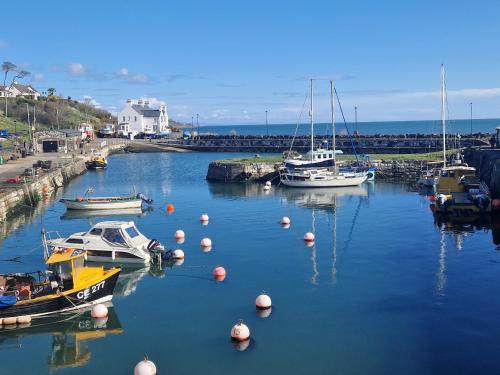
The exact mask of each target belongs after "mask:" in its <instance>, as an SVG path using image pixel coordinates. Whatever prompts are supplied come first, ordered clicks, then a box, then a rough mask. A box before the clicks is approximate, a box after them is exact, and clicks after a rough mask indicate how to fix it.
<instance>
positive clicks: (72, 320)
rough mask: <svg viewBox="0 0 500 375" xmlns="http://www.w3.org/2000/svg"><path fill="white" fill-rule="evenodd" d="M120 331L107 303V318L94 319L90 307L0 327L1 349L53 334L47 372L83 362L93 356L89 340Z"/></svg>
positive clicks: (115, 316)
mask: <svg viewBox="0 0 500 375" xmlns="http://www.w3.org/2000/svg"><path fill="white" fill-rule="evenodd" d="M123 331H124V330H123V328H122V326H121V323H120V320H119V319H118V316H117V314H116V311H115V309H114V308H113V306H112V305H111V304H108V317H107V318H104V319H98V320H96V319H94V318H92V317H91V316H90V310H86V311H83V312H80V313H79V314H71V315H68V314H62V315H56V316H51V317H47V318H38V319H33V320H32V321H31V323H29V324H27V325H18V326H13V327H7V326H4V327H3V328H0V350H1V349H2V348H12V347H17V348H21V346H22V340H23V337H29V336H52V348H51V353H50V355H49V357H48V367H49V370H50V371H57V370H62V369H66V368H72V367H80V366H83V365H85V364H86V363H87V362H88V361H89V360H90V358H91V356H92V352H91V350H90V348H89V345H88V341H90V340H97V339H103V338H105V337H106V336H107V335H109V334H121V333H123Z"/></svg>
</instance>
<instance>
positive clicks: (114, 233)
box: [102, 228, 127, 245]
mask: <svg viewBox="0 0 500 375" xmlns="http://www.w3.org/2000/svg"><path fill="white" fill-rule="evenodd" d="M102 236H103V237H104V239H106V240H108V241H109V242H113V243H118V244H123V245H125V244H126V243H127V242H126V241H125V238H123V235H122V233H121V231H120V229H118V228H106V229H104V234H103V235H102Z"/></svg>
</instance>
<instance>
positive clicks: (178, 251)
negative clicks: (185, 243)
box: [172, 249, 184, 259]
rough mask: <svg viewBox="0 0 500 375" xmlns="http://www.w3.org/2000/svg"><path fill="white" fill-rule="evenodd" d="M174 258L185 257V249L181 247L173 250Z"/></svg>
mask: <svg viewBox="0 0 500 375" xmlns="http://www.w3.org/2000/svg"><path fill="white" fill-rule="evenodd" d="M172 259H184V251H182V250H181V249H175V250H174V251H172Z"/></svg>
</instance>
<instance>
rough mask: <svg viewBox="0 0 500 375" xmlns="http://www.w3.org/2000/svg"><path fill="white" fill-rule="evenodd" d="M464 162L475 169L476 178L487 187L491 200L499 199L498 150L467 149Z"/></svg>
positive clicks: (499, 171) (499, 152)
mask: <svg viewBox="0 0 500 375" xmlns="http://www.w3.org/2000/svg"><path fill="white" fill-rule="evenodd" d="M464 157H465V161H466V162H467V164H469V165H470V166H471V167H474V168H476V174H477V175H478V177H479V178H480V179H481V180H482V181H484V182H485V183H486V185H488V187H489V189H490V192H491V195H492V197H493V198H500V149H492V148H489V149H467V150H465V153H464Z"/></svg>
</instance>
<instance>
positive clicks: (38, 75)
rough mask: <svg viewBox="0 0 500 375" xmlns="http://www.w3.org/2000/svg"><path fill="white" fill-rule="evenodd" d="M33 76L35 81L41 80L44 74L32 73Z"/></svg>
mask: <svg viewBox="0 0 500 375" xmlns="http://www.w3.org/2000/svg"><path fill="white" fill-rule="evenodd" d="M33 78H34V80H35V81H43V80H44V79H45V76H44V75H43V74H42V73H35V74H33Z"/></svg>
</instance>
